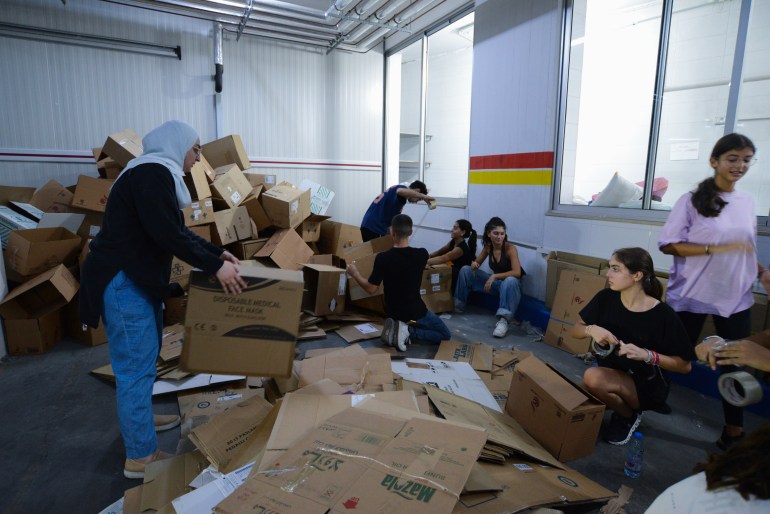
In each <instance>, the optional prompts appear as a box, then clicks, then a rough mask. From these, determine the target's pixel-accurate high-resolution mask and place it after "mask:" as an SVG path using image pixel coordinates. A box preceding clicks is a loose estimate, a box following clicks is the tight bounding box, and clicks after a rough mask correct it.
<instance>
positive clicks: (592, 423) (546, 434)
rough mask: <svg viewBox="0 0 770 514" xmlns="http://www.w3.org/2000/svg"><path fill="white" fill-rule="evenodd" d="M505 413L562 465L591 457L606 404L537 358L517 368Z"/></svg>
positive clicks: (532, 358)
mask: <svg viewBox="0 0 770 514" xmlns="http://www.w3.org/2000/svg"><path fill="white" fill-rule="evenodd" d="M505 412H507V413H508V414H509V415H510V416H511V417H512V418H513V419H515V420H516V421H518V422H519V423H520V424H521V426H522V427H524V430H526V431H527V432H528V433H529V435H531V436H532V437H534V438H535V440H536V441H537V442H539V443H540V444H542V445H543V447H544V448H545V449H546V450H548V451H549V452H550V453H551V455H553V456H554V457H556V458H557V459H559V460H560V461H562V462H565V461H568V460H572V459H577V458H578V457H584V456H586V455H590V454H591V453H592V452H593V451H594V446H595V445H596V438H597V437H598V436H599V429H600V428H601V424H602V417H603V416H604V404H603V403H602V402H600V401H599V400H598V399H596V398H594V397H593V396H592V395H591V394H590V393H588V392H587V391H585V390H584V389H582V388H581V387H580V386H578V385H577V384H575V383H574V382H572V381H571V380H569V379H568V378H567V377H565V376H564V375H562V374H561V373H559V372H558V371H557V370H556V369H555V368H553V367H551V366H549V365H548V364H546V363H545V362H543V361H541V360H540V359H538V358H537V357H534V356H532V357H528V358H526V359H524V360H523V361H521V362H519V363H518V364H517V365H516V368H515V369H514V373H513V380H512V381H511V390H510V392H509V393H508V403H506V404H505Z"/></svg>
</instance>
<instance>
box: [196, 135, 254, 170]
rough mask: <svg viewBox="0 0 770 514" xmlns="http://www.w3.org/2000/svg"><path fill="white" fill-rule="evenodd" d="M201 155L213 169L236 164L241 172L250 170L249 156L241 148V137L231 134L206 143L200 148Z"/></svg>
mask: <svg viewBox="0 0 770 514" xmlns="http://www.w3.org/2000/svg"><path fill="white" fill-rule="evenodd" d="M201 153H202V154H203V156H204V157H206V160H207V161H208V162H209V164H211V166H212V167H213V168H215V169H216V168H219V167H220V166H226V165H228V164H237V165H238V167H239V168H240V169H242V170H247V169H249V168H251V162H249V154H248V153H246V148H244V146H243V142H242V141H241V136H239V135H238V134H232V135H229V136H225V137H223V138H220V139H217V140H215V141H211V142H209V143H206V144H205V145H203V146H202V147H201Z"/></svg>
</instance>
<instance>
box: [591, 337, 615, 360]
mask: <svg viewBox="0 0 770 514" xmlns="http://www.w3.org/2000/svg"><path fill="white" fill-rule="evenodd" d="M591 350H593V352H594V353H595V354H596V355H598V356H599V357H607V356H608V355H610V354H611V353H612V352H613V351H615V345H614V344H610V345H609V346H599V344H598V343H597V342H596V339H594V338H591Z"/></svg>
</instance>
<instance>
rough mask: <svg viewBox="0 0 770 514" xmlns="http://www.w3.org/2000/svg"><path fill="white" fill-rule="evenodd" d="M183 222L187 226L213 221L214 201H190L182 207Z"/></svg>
mask: <svg viewBox="0 0 770 514" xmlns="http://www.w3.org/2000/svg"><path fill="white" fill-rule="evenodd" d="M182 215H183V216H184V224H185V225H187V226H188V227H195V226H197V225H205V224H206V223H212V222H213V221H214V203H213V202H212V201H211V199H207V200H200V201H197V202H192V203H191V204H190V206H189V207H185V208H183V209H182Z"/></svg>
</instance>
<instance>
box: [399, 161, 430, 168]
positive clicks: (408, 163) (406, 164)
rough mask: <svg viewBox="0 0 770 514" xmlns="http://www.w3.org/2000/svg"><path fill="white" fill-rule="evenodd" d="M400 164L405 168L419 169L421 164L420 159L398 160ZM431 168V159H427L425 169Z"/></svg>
mask: <svg viewBox="0 0 770 514" xmlns="http://www.w3.org/2000/svg"><path fill="white" fill-rule="evenodd" d="M398 165H399V167H400V168H403V169H407V170H410V169H412V170H413V169H417V167H418V166H419V165H420V161H398ZM428 168H430V161H425V169H428Z"/></svg>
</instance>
